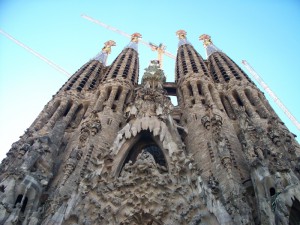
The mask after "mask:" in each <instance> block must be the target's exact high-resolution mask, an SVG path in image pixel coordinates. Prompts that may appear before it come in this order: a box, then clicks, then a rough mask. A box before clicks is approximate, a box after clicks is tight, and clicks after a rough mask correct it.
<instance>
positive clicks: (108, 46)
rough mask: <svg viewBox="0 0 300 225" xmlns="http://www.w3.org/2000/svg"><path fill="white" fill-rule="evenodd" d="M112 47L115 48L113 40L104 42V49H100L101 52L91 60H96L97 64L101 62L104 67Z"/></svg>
mask: <svg viewBox="0 0 300 225" xmlns="http://www.w3.org/2000/svg"><path fill="white" fill-rule="evenodd" d="M112 46H116V42H114V41H113V40H109V41H107V42H105V43H104V47H103V48H102V50H101V52H100V53H99V54H97V55H96V56H95V57H94V58H93V60H98V61H99V62H101V63H102V64H103V65H104V66H105V65H106V60H107V56H108V54H110V53H111V47H112Z"/></svg>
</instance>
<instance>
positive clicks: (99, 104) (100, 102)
mask: <svg viewBox="0 0 300 225" xmlns="http://www.w3.org/2000/svg"><path fill="white" fill-rule="evenodd" d="M106 97H107V89H106V88H105V89H104V90H102V91H101V93H100V96H99V98H98V99H97V102H96V104H95V107H94V110H95V111H97V112H99V111H100V110H101V108H102V105H103V102H104V100H105V98H106Z"/></svg>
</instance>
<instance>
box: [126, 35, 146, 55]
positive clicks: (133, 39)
mask: <svg viewBox="0 0 300 225" xmlns="http://www.w3.org/2000/svg"><path fill="white" fill-rule="evenodd" d="M139 38H142V35H141V34H140V33H133V34H132V35H131V40H130V43H129V44H128V45H127V46H126V48H132V49H134V50H136V51H138V42H139Z"/></svg>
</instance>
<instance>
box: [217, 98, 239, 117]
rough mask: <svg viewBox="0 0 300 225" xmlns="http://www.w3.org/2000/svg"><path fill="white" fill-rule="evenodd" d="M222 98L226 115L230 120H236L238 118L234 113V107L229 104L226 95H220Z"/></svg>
mask: <svg viewBox="0 0 300 225" xmlns="http://www.w3.org/2000/svg"><path fill="white" fill-rule="evenodd" d="M220 98H221V102H222V104H223V107H224V109H225V111H226V113H227V116H228V117H229V118H230V119H232V120H235V119H236V118H235V113H234V111H233V108H232V106H231V104H230V102H229V100H228V98H227V96H225V95H224V94H221V95H220Z"/></svg>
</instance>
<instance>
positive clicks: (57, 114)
mask: <svg viewBox="0 0 300 225" xmlns="http://www.w3.org/2000/svg"><path fill="white" fill-rule="evenodd" d="M68 102H69V100H68V101H66V102H62V103H61V104H60V106H59V107H58V109H57V110H56V111H55V113H54V114H53V116H52V117H51V119H50V120H49V122H48V123H47V124H46V126H45V127H46V129H51V128H52V127H53V126H54V124H55V123H56V121H57V120H58V119H59V118H60V117H61V116H62V115H63V114H64V112H65V110H66V109H67V105H68Z"/></svg>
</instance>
